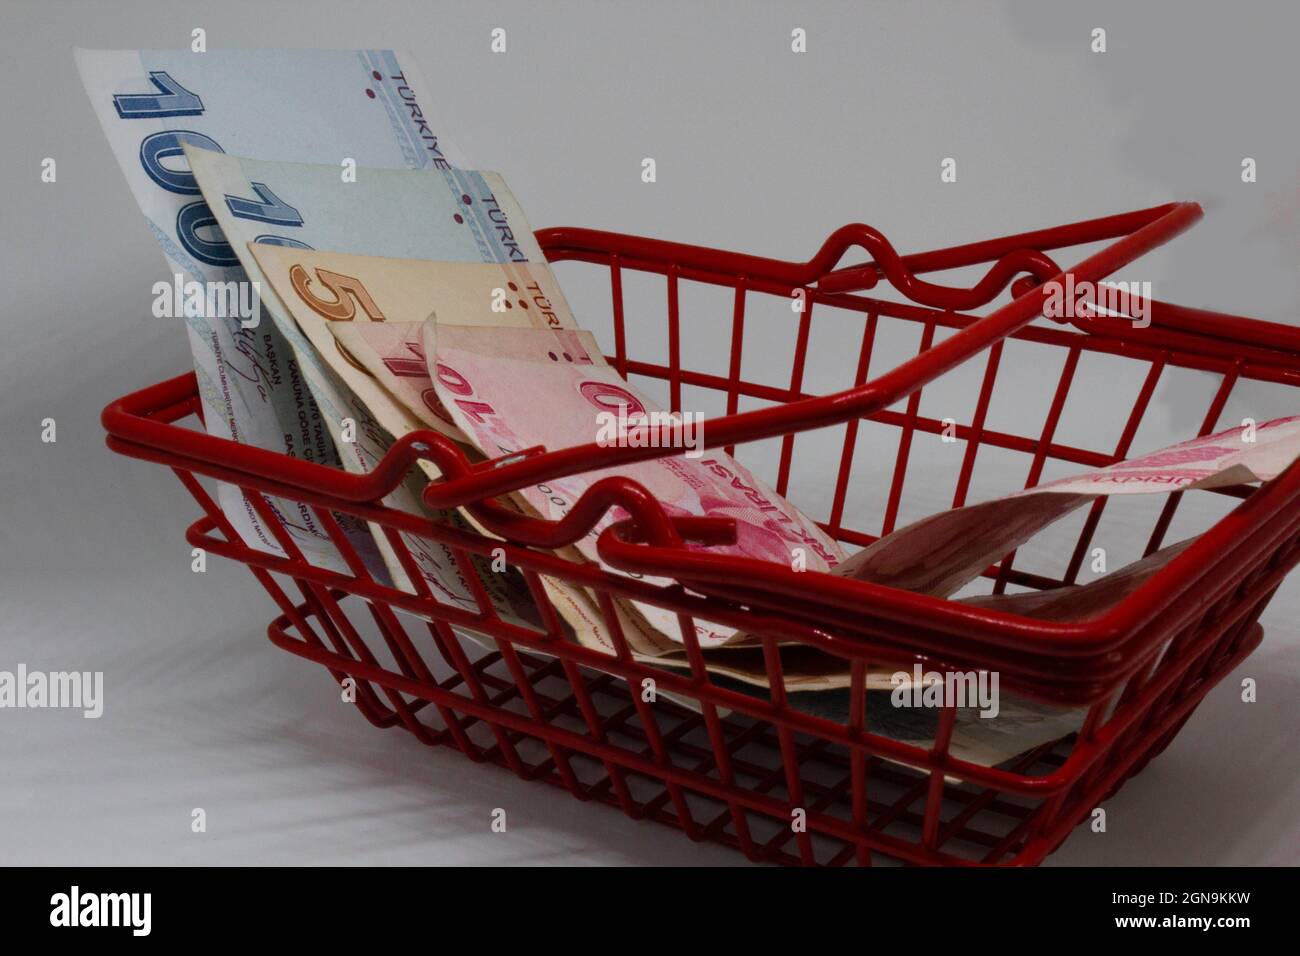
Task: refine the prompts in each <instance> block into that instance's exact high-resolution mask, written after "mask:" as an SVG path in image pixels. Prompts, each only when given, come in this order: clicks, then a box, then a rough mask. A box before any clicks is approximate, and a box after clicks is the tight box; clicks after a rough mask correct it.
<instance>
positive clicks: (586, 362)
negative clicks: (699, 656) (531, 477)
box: [425, 322, 845, 645]
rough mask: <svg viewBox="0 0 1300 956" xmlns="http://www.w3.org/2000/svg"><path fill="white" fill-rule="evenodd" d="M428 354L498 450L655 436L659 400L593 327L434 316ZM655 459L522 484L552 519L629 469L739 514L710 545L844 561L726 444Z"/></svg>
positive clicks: (657, 491)
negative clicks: (726, 539) (490, 323)
mask: <svg viewBox="0 0 1300 956" xmlns="http://www.w3.org/2000/svg"><path fill="white" fill-rule="evenodd" d="M425 329H426V334H427V335H428V336H430V337H431V338H432V339H433V340H434V341H432V342H429V341H426V344H425V350H426V354H429V355H434V354H436V361H435V364H434V368H435V372H436V374H435V376H434V387H435V388H436V389H437V394H438V397H439V399H441V401H442V403H443V405H444V406H445V408H446V409H447V411H448V412H449V413H450V414H451V416H452V418H453V419H455V421H456V424H457V425H459V426H460V428H461V430H462V431H464V432H465V433H466V434H467V435H468V436H469V437H470V438H471V439H472V440H473V442H474V443H475V444H476V445H477V446H478V447H479V449H480V450H481V451H482V452H483V453H484V454H486V455H487V456H489V457H492V458H495V457H497V456H500V455H503V454H508V453H510V452H514V451H519V450H521V449H524V448H529V447H532V446H535V445H544V446H546V447H547V448H548V449H558V448H566V447H569V446H573V445H584V444H589V443H591V442H613V443H618V442H622V441H624V440H626V441H627V442H628V443H631V442H633V441H647V440H652V439H651V438H650V436H651V435H653V434H656V433H655V432H653V431H646V430H645V429H640V430H638V429H639V426H640V425H642V424H645V423H647V422H651V421H654V420H655V419H654V418H653V416H656V415H660V414H662V412H661V411H660V409H659V408H658V407H657V406H656V405H655V404H654V403H653V402H652V401H651V400H650V399H648V398H646V397H645V396H644V395H642V394H640V393H639V392H638V391H637V390H636V389H634V388H632V387H631V386H630V385H629V384H628V383H627V382H626V381H624V380H623V379H622V378H620V377H619V375H618V373H617V372H616V371H614V369H613V368H612V367H610V366H609V365H607V364H605V360H604V358H603V357H602V356H601V355H600V352H599V350H598V349H597V348H596V345H595V342H594V340H593V339H592V338H591V336H590V335H589V334H588V333H586V332H580V331H567V330H554V329H501V328H482V327H478V328H475V327H468V326H454V325H443V324H441V323H437V324H435V323H432V322H430V323H426V325H425ZM687 451H691V449H680V450H678V451H677V453H676V454H672V455H668V456H665V457H663V458H657V459H654V460H651V461H644V462H638V463H635V464H629V465H623V466H620V467H618V468H616V469H606V470H603V471H593V472H590V473H586V474H581V475H574V476H570V477H567V478H558V479H555V480H554V481H549V482H547V483H546V484H545V485H539V486H536V487H533V488H527V489H523V490H522V492H521V495H522V497H523V498H524V499H525V500H526V501H527V502H528V503H529V504H530V505H531V506H532V507H533V508H534V509H536V511H537V512H538V513H539V514H541V515H542V516H543V517H546V518H550V519H558V518H560V517H562V516H563V515H564V514H566V513H568V511H569V509H570V508H572V506H573V504H574V502H576V501H577V500H578V498H580V497H581V496H582V494H583V492H584V491H586V489H587V488H589V487H590V486H591V485H592V484H594V483H595V482H596V481H599V480H600V479H601V478H603V477H605V476H606V475H614V474H617V475H622V476H624V477H627V478H631V479H634V480H635V481H637V482H639V483H640V484H641V485H643V486H644V487H645V488H646V489H647V490H648V491H649V492H650V493H651V494H652V495H654V497H655V498H656V499H657V500H658V501H659V502H660V504H661V505H662V506H663V507H664V510H665V511H666V512H667V513H668V514H669V515H673V516H683V517H685V516H705V515H708V516H710V517H725V518H731V519H733V520H734V521H735V524H736V542H735V544H732V545H728V546H713V547H711V548H710V551H711V552H712V553H723V554H732V555H740V556H744V557H749V558H757V559H760V560H765V561H774V562H778V563H780V564H784V565H787V566H791V565H795V566H798V567H801V568H805V569H806V570H809V571H828V570H830V569H831V568H833V567H835V566H836V565H838V564H839V563H840V562H841V561H842V560H844V557H845V555H844V552H843V550H842V549H841V547H840V546H839V544H838V543H836V542H835V541H834V540H833V539H831V538H830V537H828V536H827V535H826V534H825V533H824V532H823V531H822V530H821V529H820V528H819V527H817V525H816V524H815V523H814V522H813V521H812V520H811V519H809V518H807V517H806V516H805V515H803V514H801V513H800V512H799V510H798V509H797V508H795V507H794V505H792V504H791V503H790V502H788V501H787V500H785V498H783V497H782V496H781V495H779V494H777V493H776V492H775V491H773V490H772V489H771V488H769V487H768V486H767V485H765V484H764V483H763V482H762V481H760V480H759V479H758V478H756V477H755V476H754V475H753V474H751V473H750V472H749V470H748V469H746V468H745V467H744V466H743V465H741V464H740V463H739V462H737V461H736V460H735V459H733V458H731V457H730V456H729V455H726V454H723V453H721V452H719V451H704V450H703V449H702V446H699V445H697V446H696V448H695V449H694V450H693V451H694V454H689V455H688V454H687V453H686V452H687ZM623 517H626V515H625V514H623V513H621V512H620V511H618V510H617V509H616V510H614V511H611V512H610V513H609V514H607V515H606V516H605V517H604V519H602V521H601V523H600V525H598V526H597V528H596V529H594V530H593V531H592V533H591V534H589V535H588V536H587V537H586V538H584V539H583V540H581V541H579V542H578V543H577V547H578V549H579V550H580V551H581V552H582V553H583V554H584V555H585V556H586V557H589V558H591V559H593V560H596V559H597V557H598V556H597V554H596V536H597V535H598V533H599V532H600V531H601V530H603V528H604V527H606V526H607V525H608V524H610V523H611V522H613V521H616V520H619V519H620V518H623ZM639 607H640V610H641V611H642V613H644V614H645V615H646V618H647V620H650V621H651V623H652V624H653V625H654V626H655V627H657V628H659V629H661V630H662V631H664V632H665V633H675V631H676V628H677V623H676V615H675V614H673V613H672V612H668V611H662V610H660V609H657V608H651V607H647V606H639ZM697 629H698V631H699V635H700V638H701V640H702V641H703V642H704V643H706V644H708V645H713V644H720V643H724V642H726V641H727V640H729V639H730V638H731V637H732V636H733V633H734V632H731V631H728V630H725V629H720V628H716V627H713V626H709V625H705V624H700V625H697Z"/></svg>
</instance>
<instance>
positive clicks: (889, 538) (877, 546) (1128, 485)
mask: <svg viewBox="0 0 1300 956" xmlns="http://www.w3.org/2000/svg"><path fill="white" fill-rule="evenodd" d="M1297 457H1300V416H1293V417H1289V418H1279V419H1276V420H1274V421H1270V422H1265V423H1263V424H1253V423H1251V424H1247V425H1245V426H1241V427H1237V428H1229V429H1225V430H1223V431H1221V432H1218V433H1216V434H1213V435H1206V436H1203V437H1201V438H1194V439H1192V440H1191V441H1186V442H1182V443H1181V444H1178V445H1173V446H1170V447H1168V448H1162V449H1160V450H1159V451H1154V452H1150V453H1149V454H1146V455H1142V456H1140V457H1137V458H1132V459H1129V460H1126V461H1121V462H1116V463H1115V464H1113V465H1109V466H1107V467H1105V468H1101V469H1097V470H1095V471H1090V472H1086V473H1084V474H1081V475H1074V476H1070V477H1067V478H1061V479H1058V480H1056V481H1052V482H1048V483H1047V484H1043V485H1039V486H1038V487H1036V488H1030V489H1026V490H1024V491H1020V492H1016V493H1015V494H1012V495H1008V496H1006V497H1004V498H997V499H994V500H992V501H986V502H982V503H980V504H974V505H967V506H966V507H964V508H955V509H953V510H951V511H942V512H939V513H938V514H935V515H931V516H929V517H927V518H922V519H921V520H920V521H917V522H915V523H913V524H911V525H908V526H907V527H905V528H900V529H899V530H897V531H895V532H894V533H893V534H890V535H886V536H885V537H883V538H881V539H880V540H879V541H876V542H874V543H873V544H871V545H869V546H868V547H866V548H864V549H863V550H862V551H859V552H858V553H857V554H855V555H854V556H853V557H852V558H850V559H849V560H847V561H845V562H844V563H843V564H841V565H840V566H839V567H837V568H836V569H835V570H834V572H833V573H835V574H841V575H844V576H845V577H851V578H855V579H858V580H863V581H873V582H875V583H878V584H888V585H891V586H893V587H898V588H904V589H906V590H909V591H918V592H921V593H923V594H932V595H935V596H937V597H947V596H948V595H950V594H953V593H954V592H956V591H958V590H960V589H961V587H962V586H964V585H965V584H967V583H968V582H970V581H972V580H974V579H975V578H976V577H977V576H978V575H979V574H980V573H981V572H982V571H983V570H984V569H985V568H987V567H989V565H991V564H993V563H994V562H995V561H998V560H999V559H1001V558H1002V557H1003V556H1005V555H1006V554H1007V553H1009V552H1010V551H1012V550H1013V549H1014V548H1016V547H1017V546H1019V545H1021V544H1023V543H1024V542H1025V541H1027V540H1029V538H1030V537H1032V536H1033V535H1034V534H1036V533H1037V532H1039V531H1041V530H1042V529H1043V528H1045V527H1047V526H1048V525H1049V524H1051V523H1052V522H1054V521H1056V520H1058V519H1059V518H1062V517H1064V516H1065V515H1067V514H1069V513H1070V512H1071V511H1074V510H1075V509H1076V508H1080V507H1082V506H1083V505H1085V504H1087V503H1089V502H1091V501H1094V500H1096V499H1097V498H1099V497H1103V496H1106V495H1139V494H1167V493H1169V492H1171V491H1190V490H1195V489H1208V488H1222V487H1226V486H1229V485H1238V484H1244V483H1248V482H1254V481H1268V480H1269V479H1271V478H1275V477H1277V476H1278V475H1279V474H1281V473H1282V472H1283V471H1284V470H1285V469H1286V468H1287V466H1289V465H1290V464H1291V463H1292V462H1294V461H1295V460H1296V458H1297Z"/></svg>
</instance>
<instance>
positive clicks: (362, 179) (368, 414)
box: [185, 145, 543, 606]
mask: <svg viewBox="0 0 1300 956" xmlns="http://www.w3.org/2000/svg"><path fill="white" fill-rule="evenodd" d="M185 151H186V157H187V159H188V160H189V166H190V169H191V171H192V173H193V176H194V178H195V180H196V181H197V183H198V185H199V188H200V189H201V190H202V192H203V196H204V198H205V199H206V200H207V201H208V207H209V208H210V209H211V210H212V215H213V217H214V218H215V220H216V222H217V225H218V226H219V228H220V229H221V231H222V233H223V234H224V236H225V238H226V241H227V242H229V243H230V245H231V247H232V248H233V249H235V251H236V253H237V254H238V256H239V257H240V259H241V261H242V262H243V265H244V269H245V271H246V273H247V275H248V276H249V278H250V279H251V280H253V281H254V282H257V283H259V285H260V286H261V289H262V300H261V304H262V312H263V315H264V317H266V316H269V318H270V321H269V322H267V323H266V324H267V325H273V326H274V328H275V329H276V330H277V331H278V332H279V334H280V335H281V336H282V337H283V339H284V341H286V342H287V343H288V345H289V350H290V354H291V356H292V358H293V361H294V363H295V364H296V366H297V368H298V371H299V374H300V375H301V376H302V380H303V382H304V383H305V384H306V387H307V389H308V390H309V391H310V393H311V395H312V396H313V397H314V398H315V402H316V407H317V408H318V409H319V412H320V416H321V419H322V422H323V424H324V429H325V431H326V432H327V433H328V434H329V435H330V437H331V438H332V439H333V441H334V442H335V444H336V447H337V449H338V453H339V457H340V458H341V459H342V463H343V466H344V467H345V468H346V469H348V470H349V471H352V472H355V473H361V474H364V473H366V472H368V471H370V470H372V469H373V468H374V467H375V465H376V464H377V463H378V462H379V461H380V460H381V459H382V458H383V456H384V454H385V453H386V452H387V450H388V448H389V447H390V446H391V444H392V441H393V435H392V434H391V433H390V432H388V431H387V430H386V429H385V428H383V426H382V425H381V424H380V422H379V420H378V418H377V417H376V416H375V414H374V413H373V411H372V410H371V409H370V408H368V407H367V405H366V403H365V402H364V401H363V400H362V399H361V398H360V397H358V396H357V395H356V394H355V393H354V392H353V390H352V389H351V388H350V387H349V386H348V384H347V383H346V382H345V381H344V380H343V377H342V376H341V375H340V374H339V369H346V368H348V365H347V363H337V362H336V363H335V364H334V365H331V357H332V356H330V355H329V354H322V352H321V351H319V350H318V349H317V347H315V346H314V345H313V344H312V341H311V340H310V339H309V338H308V336H307V334H306V333H305V332H304V328H303V327H300V325H299V323H298V322H296V321H295V319H294V317H293V314H292V312H291V311H290V309H289V307H288V306H286V305H285V303H284V301H283V300H282V299H281V298H280V296H279V295H278V294H277V287H276V286H275V285H274V284H273V283H272V282H270V281H269V279H268V277H267V276H266V275H265V274H264V273H263V272H262V268H261V265H260V263H259V262H258V260H257V259H256V257H255V255H254V253H253V250H252V248H251V246H252V245H257V244H259V243H266V242H267V240H266V238H265V236H264V233H263V231H264V230H265V229H266V228H267V223H268V222H273V223H275V229H276V236H277V237H279V239H281V240H287V241H289V242H291V243H292V244H293V246H292V248H293V249H295V250H297V251H309V250H310V249H313V248H318V247H323V248H325V249H331V250H335V251H340V252H352V253H367V254H380V255H386V256H408V257H409V256H420V257H427V258H436V259H447V260H453V261H464V262H479V263H482V262H490V263H498V264H505V265H509V264H514V263H526V262H541V261H543V256H542V253H541V249H540V247H539V246H538V245H537V241H536V239H535V238H534V237H533V234H532V230H531V229H530V228H529V226H528V223H527V221H526V220H525V218H524V215H523V212H522V211H521V210H520V209H519V206H518V204H517V203H516V202H515V200H514V197H513V196H512V195H511V194H510V191H509V189H507V188H506V185H505V183H504V182H503V181H502V180H501V178H500V177H499V176H498V175H496V174H495V173H480V172H475V171H468V170H458V169H450V168H444V169H430V170H402V169H370V168H357V169H355V170H353V171H352V172H353V173H355V175H345V174H344V173H345V171H342V170H340V169H339V168H338V167H334V166H326V165H321V164H310V163H281V162H273V161H266V160H257V159H251V158H244V157H237V156H233V155H231V154H229V153H223V152H215V151H211V150H204V149H198V148H195V147H192V146H189V145H186V146H185ZM271 244H275V243H271ZM303 247H306V249H304V248H303ZM326 271H327V272H328V270H326ZM306 278H307V279H308V280H314V282H311V281H308V282H305V283H304V282H303V281H301V280H300V282H299V284H298V285H297V286H295V285H294V283H293V277H292V276H289V277H288V280H289V289H291V290H292V292H291V293H290V297H291V298H293V299H303V300H304V304H305V305H306V306H307V312H310V313H312V314H313V315H314V316H316V317H317V318H319V319H320V321H318V322H312V321H310V320H308V321H307V322H306V324H305V326H306V328H307V329H309V330H312V331H313V333H314V334H315V335H316V337H317V339H318V340H319V341H320V344H321V345H323V346H326V348H327V349H328V348H333V342H332V341H328V339H329V334H328V332H327V331H326V330H325V329H324V328H323V325H324V322H325V321H326V320H324V319H323V318H321V317H319V316H318V315H317V310H324V311H326V312H333V313H334V314H335V315H336V316H341V315H342V314H344V310H352V312H353V314H354V315H355V314H356V312H357V311H360V312H362V313H365V312H366V310H367V309H369V308H371V306H370V305H369V304H368V303H366V302H364V301H359V300H358V298H357V292H356V290H355V289H352V290H349V289H347V288H346V287H345V285H346V282H345V279H342V280H341V279H340V278H334V277H330V276H323V275H321V274H320V273H315V274H314V275H309V276H307V277H306ZM341 281H342V282H343V283H344V284H340V282H341ZM304 293H306V294H305V296H304ZM304 314H306V313H304ZM338 320H339V319H336V320H335V321H338ZM335 351H337V350H335ZM334 357H337V356H334ZM417 490H418V489H417V487H416V486H415V485H413V484H412V483H411V481H410V479H409V478H408V481H407V482H406V483H405V484H403V485H402V486H400V487H399V488H397V489H395V490H394V491H393V493H392V495H390V496H389V498H388V499H386V503H387V504H389V505H390V506H392V507H395V508H399V509H401V510H403V511H413V512H415V513H420V510H421V506H420V505H419V500H418V494H417ZM433 517H437V518H439V519H448V520H450V519H451V518H452V515H451V514H447V515H441V516H433ZM372 530H375V529H372ZM402 538H403V539H404V540H405V541H406V543H407V545H408V546H409V547H411V548H412V550H414V551H415V552H416V556H417V559H418V563H419V566H420V572H421V575H422V576H424V577H426V578H427V579H428V580H427V583H428V584H429V586H430V587H431V588H433V589H434V591H435V592H437V593H438V594H439V595H440V596H441V597H444V598H446V599H449V600H451V601H452V602H453V603H455V604H458V605H463V606H471V605H472V602H473V601H474V597H473V594H472V591H471V590H470V583H469V582H467V581H465V580H464V579H463V577H462V576H461V575H460V574H459V573H458V570H457V567H456V565H455V564H454V563H451V562H450V561H449V558H450V555H448V554H444V553H443V552H445V551H446V549H445V548H443V547H442V546H440V545H431V544H430V543H429V542H428V541H427V540H425V539H419V538H415V537H414V536H410V535H406V534H405V533H404V534H403V535H402ZM375 540H376V543H377V545H378V548H379V551H380V553H381V554H382V556H383V558H384V560H385V563H386V564H387V565H388V569H389V572H390V574H391V576H392V577H393V579H394V581H395V582H396V583H397V585H398V586H399V587H402V588H404V589H406V590H413V589H416V587H417V586H416V585H415V584H414V582H412V581H411V580H410V575H409V573H408V569H407V568H406V567H405V566H404V563H403V562H402V561H401V560H400V554H398V553H396V549H395V548H394V546H393V544H392V542H391V539H389V538H388V537H387V536H386V535H385V534H384V533H382V532H381V533H378V534H376V536H375Z"/></svg>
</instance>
